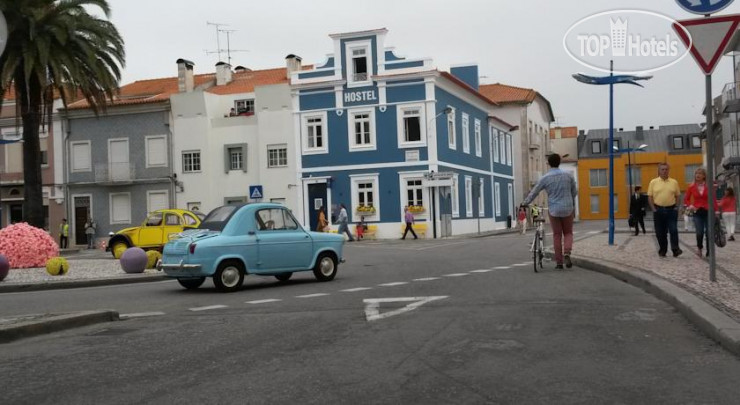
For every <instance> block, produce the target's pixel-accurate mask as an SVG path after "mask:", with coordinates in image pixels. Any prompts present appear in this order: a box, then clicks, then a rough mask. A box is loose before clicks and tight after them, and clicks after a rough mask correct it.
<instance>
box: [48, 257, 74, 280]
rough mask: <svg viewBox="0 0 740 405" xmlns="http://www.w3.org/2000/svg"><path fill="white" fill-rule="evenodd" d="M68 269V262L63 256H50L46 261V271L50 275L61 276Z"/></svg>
mask: <svg viewBox="0 0 740 405" xmlns="http://www.w3.org/2000/svg"><path fill="white" fill-rule="evenodd" d="M68 271H69V263H68V262H67V259H65V258H63V257H58V256H57V257H52V258H51V259H49V260H47V261H46V272H47V273H49V274H51V275H52V276H63V275H65V274H67V272H68Z"/></svg>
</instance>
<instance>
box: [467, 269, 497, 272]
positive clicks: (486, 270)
mask: <svg viewBox="0 0 740 405" xmlns="http://www.w3.org/2000/svg"><path fill="white" fill-rule="evenodd" d="M490 271H493V269H480V270H470V272H471V273H488V272H490Z"/></svg>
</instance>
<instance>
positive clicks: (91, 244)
mask: <svg viewBox="0 0 740 405" xmlns="http://www.w3.org/2000/svg"><path fill="white" fill-rule="evenodd" d="M97 229H98V224H96V223H95V221H94V220H93V219H92V218H90V219H88V220H87V222H85V236H87V248H88V249H95V231H96V230H97Z"/></svg>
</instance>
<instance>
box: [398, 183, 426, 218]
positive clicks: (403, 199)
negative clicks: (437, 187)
mask: <svg viewBox="0 0 740 405" xmlns="http://www.w3.org/2000/svg"><path fill="white" fill-rule="evenodd" d="M424 174H425V172H402V173H399V175H398V185H399V190H401V195H400V198H399V206H400V207H403V206H405V205H411V202H410V201H409V198H408V195H409V189H411V188H413V189H421V205H422V206H423V207H424V208H425V209H426V210H425V211H424V212H422V213H415V214H414V217H415V218H427V217H428V215H429V213H430V209H429V207H430V202H429V193H428V192H427V188H426V187H425V186H424ZM417 180H421V181H422V184H421V186H419V187H417V186H413V187H411V188H410V187H409V185H408V182H409V181H417Z"/></svg>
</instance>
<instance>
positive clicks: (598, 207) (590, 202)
mask: <svg viewBox="0 0 740 405" xmlns="http://www.w3.org/2000/svg"><path fill="white" fill-rule="evenodd" d="M594 198H595V200H594ZM594 201H596V211H594ZM588 205H589V207H588V208H589V211H590V212H591V213H592V214H598V213H600V212H601V196H599V195H598V194H591V195H589V198H588Z"/></svg>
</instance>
